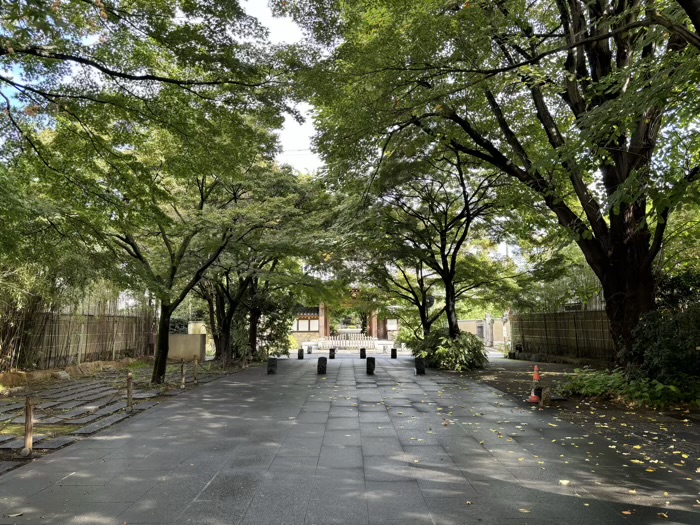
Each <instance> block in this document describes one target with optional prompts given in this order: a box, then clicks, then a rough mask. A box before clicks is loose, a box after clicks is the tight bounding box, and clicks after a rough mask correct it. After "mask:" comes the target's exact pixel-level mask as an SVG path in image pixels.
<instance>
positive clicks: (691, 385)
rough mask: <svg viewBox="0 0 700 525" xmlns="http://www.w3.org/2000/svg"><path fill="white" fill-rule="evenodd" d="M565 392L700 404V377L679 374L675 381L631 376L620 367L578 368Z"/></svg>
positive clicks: (655, 404)
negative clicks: (612, 368) (603, 369)
mask: <svg viewBox="0 0 700 525" xmlns="http://www.w3.org/2000/svg"><path fill="white" fill-rule="evenodd" d="M562 392H563V393H565V394H574V395H580V396H584V397H602V398H619V399H621V400H622V401H624V402H627V403H631V404H635V405H641V406H646V407H651V408H666V407H669V406H677V405H691V406H700V378H697V377H691V376H687V375H679V376H678V377H676V379H675V381H674V382H673V383H662V382H660V381H659V380H657V379H651V378H648V377H638V378H630V377H628V376H626V375H625V373H624V372H623V371H622V370H621V369H619V368H618V369H615V370H612V371H609V370H605V371H595V370H581V369H578V368H577V369H576V370H575V375H574V376H573V377H572V378H571V379H570V380H569V381H568V382H567V383H566V384H564V385H563V387H562Z"/></svg>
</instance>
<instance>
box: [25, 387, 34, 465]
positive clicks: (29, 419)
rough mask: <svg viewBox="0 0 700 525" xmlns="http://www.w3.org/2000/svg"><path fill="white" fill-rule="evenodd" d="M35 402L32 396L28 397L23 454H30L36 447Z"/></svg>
mask: <svg viewBox="0 0 700 525" xmlns="http://www.w3.org/2000/svg"><path fill="white" fill-rule="evenodd" d="M33 432H34V403H33V402H32V398H31V397H27V400H26V402H25V404H24V449H22V455H23V456H28V455H30V454H31V453H32V449H33V448H34V436H33Z"/></svg>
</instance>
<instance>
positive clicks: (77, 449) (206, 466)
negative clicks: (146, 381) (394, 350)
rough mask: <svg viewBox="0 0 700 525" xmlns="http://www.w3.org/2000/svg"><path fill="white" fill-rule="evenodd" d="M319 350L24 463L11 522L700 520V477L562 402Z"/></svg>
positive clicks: (3, 503) (8, 505) (3, 495)
mask: <svg viewBox="0 0 700 525" xmlns="http://www.w3.org/2000/svg"><path fill="white" fill-rule="evenodd" d="M310 357H314V359H309V358H310ZM315 357H316V355H315V354H314V355H312V356H308V355H307V356H306V359H304V360H296V359H290V360H286V359H283V360H280V362H279V369H278V373H277V374H276V375H266V373H265V368H264V367H259V368H254V369H250V370H247V371H245V372H241V373H237V374H234V375H230V376H225V377H224V378H222V379H220V380H218V381H215V382H212V383H210V384H207V385H203V386H201V387H199V388H197V389H194V390H192V391H188V392H186V393H185V394H183V395H181V396H178V397H177V398H175V399H173V400H172V401H169V402H167V403H164V404H162V405H159V406H157V407H155V408H152V409H150V410H148V411H146V412H144V413H142V414H138V415H136V416H135V417H133V418H130V419H129V420H126V421H124V422H122V423H119V424H117V425H115V426H114V427H112V428H110V429H108V430H106V431H104V432H102V433H101V434H99V435H95V436H92V437H90V438H86V439H84V440H81V441H80V442H78V443H76V444H74V445H71V446H69V447H67V448H65V449H63V450H60V451H58V452H56V453H54V454H51V455H50V456H47V457H45V458H42V459H40V460H38V461H35V462H33V463H32V464H29V465H26V466H24V467H21V468H19V469H17V470H15V471H13V472H11V473H9V474H8V475H6V476H4V477H2V478H0V523H2V524H5V523H61V524H70V523H85V524H88V523H89V524H119V525H123V524H124V523H126V524H136V523H163V524H166V523H167V524H188V523H189V524H229V523H235V524H244V525H263V524H264V525H275V524H289V525H292V524H299V525H302V524H317V525H330V524H342V525H359V524H363V525H365V524H386V525H391V524H395V525H427V524H431V525H456V524H470V523H479V524H509V523H512V524H528V523H532V524H538V525H541V524H545V525H546V524H555V523H556V524H561V523H567V524H574V525H576V524H580V525H583V524H597V523H600V524H605V525H609V524H625V523H626V524H635V525H637V524H646V523H664V524H668V523H684V524H688V525H690V524H697V523H700V506H698V504H697V503H696V498H700V495H698V492H699V491H700V484H699V483H698V479H697V477H696V478H687V474H680V473H679V472H677V471H676V470H674V468H673V467H672V466H671V465H669V466H660V465H656V466H650V465H649V464H647V463H645V462H644V458H643V457H641V456H640V457H639V458H637V457H635V456H634V455H623V454H621V453H620V452H619V451H618V450H617V449H616V448H612V445H610V443H609V442H607V441H603V440H599V438H598V437H595V436H586V435H584V434H583V431H582V430H581V429H580V428H579V427H576V426H573V425H570V424H568V423H565V422H563V421H559V420H557V419H556V418H555V417H554V416H553V415H551V414H550V413H548V412H547V411H539V410H532V409H530V408H529V407H528V406H526V405H524V404H522V403H518V402H517V401H514V400H513V399H512V398H511V397H508V396H506V395H504V394H502V393H501V392H498V391H497V390H495V389H492V388H491V387H488V386H486V385H482V384H477V383H475V382H473V381H471V380H469V379H467V378H461V377H459V375H458V374H449V373H437V372H433V371H428V374H427V375H426V376H419V377H416V376H414V373H413V366H412V365H413V361H412V359H409V358H402V359H398V360H390V359H386V358H385V357H380V358H377V370H376V374H375V375H374V376H367V375H366V372H365V361H364V360H360V359H358V358H351V357H341V358H339V359H336V360H329V361H328V374H327V375H326V376H318V375H316V359H315ZM694 505H695V506H694ZM20 513H21V515H19V516H17V515H18V514H20ZM13 515H15V516H13Z"/></svg>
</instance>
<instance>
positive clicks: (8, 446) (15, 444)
mask: <svg viewBox="0 0 700 525" xmlns="http://www.w3.org/2000/svg"><path fill="white" fill-rule="evenodd" d="M45 438H46V436H45V435H43V434H34V435H33V436H32V440H33V443H32V444H33V445H36V444H37V443H39V442H40V441H41V440H42V439H45ZM22 448H24V437H21V438H12V439H11V440H9V441H5V442H4V443H0V449H3V450H19V449H22Z"/></svg>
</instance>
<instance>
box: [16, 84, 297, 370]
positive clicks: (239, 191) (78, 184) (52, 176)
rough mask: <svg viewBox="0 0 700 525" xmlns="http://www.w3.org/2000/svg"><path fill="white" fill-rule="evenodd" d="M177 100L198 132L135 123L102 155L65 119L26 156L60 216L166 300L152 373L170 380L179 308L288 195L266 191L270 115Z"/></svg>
mask: <svg viewBox="0 0 700 525" xmlns="http://www.w3.org/2000/svg"><path fill="white" fill-rule="evenodd" d="M164 96H165V95H164ZM176 100H178V99H176ZM177 107H179V110H180V115H179V118H181V119H182V120H187V122H188V126H189V129H190V130H191V131H192V136H191V137H189V136H183V135H181V134H179V133H177V132H173V131H171V130H169V129H165V128H160V127H156V126H150V127H146V128H144V127H140V126H129V127H127V128H126V129H125V130H123V131H122V132H121V133H116V134H112V135H109V136H108V137H101V138H100V140H105V141H110V142H111V144H110V148H108V149H104V150H102V152H101V154H99V155H98V154H96V153H95V149H94V148H92V147H91V142H92V141H94V140H95V138H94V136H93V135H92V134H91V133H89V132H86V131H85V130H84V128H82V127H80V126H79V125H76V123H75V122H73V121H71V120H67V121H63V120H59V121H58V126H57V128H56V129H55V131H53V132H51V133H49V132H46V133H44V134H43V135H42V136H41V138H42V142H41V143H37V150H38V151H39V152H40V155H31V154H29V155H27V162H33V163H34V165H35V166H36V167H37V170H38V173H40V174H41V177H39V178H38V179H37V180H36V181H35V186H36V187H37V188H42V189H44V190H45V193H46V194H47V195H49V196H50V198H51V199H53V201H54V202H55V208H54V209H55V217H53V218H52V220H53V222H54V224H56V225H57V227H58V228H59V229H61V230H66V231H73V232H77V235H78V236H79V237H80V239H81V241H82V243H83V245H85V246H86V247H88V248H89V249H91V250H92V251H93V252H94V255H95V258H97V259H101V260H103V261H105V262H106V263H107V264H109V263H111V264H112V265H114V264H115V263H116V265H117V266H116V268H115V269H114V271H113V275H114V276H115V277H118V276H119V275H121V276H122V279H123V280H124V281H127V282H129V284H131V285H132V286H137V287H143V288H147V289H149V290H150V291H151V292H152V293H153V294H154V295H155V296H156V297H157V298H158V300H159V301H160V321H159V326H158V340H157V344H156V361H155V365H154V371H153V378H152V379H153V382H162V381H163V377H164V374H165V367H166V361H167V355H168V335H169V323H170V318H171V316H172V313H173V312H174V310H175V309H176V308H177V307H178V305H180V304H181V303H182V301H183V300H184V299H185V297H186V296H187V294H188V293H189V292H190V291H191V290H192V289H193V288H194V287H195V286H196V285H197V284H198V283H199V281H200V280H201V279H202V277H203V276H204V275H205V273H206V272H207V271H208V270H209V268H210V267H211V266H212V265H213V264H214V263H215V262H216V261H217V259H218V258H219V257H220V255H221V254H222V253H223V252H224V250H226V248H227V247H228V246H230V245H235V244H236V243H240V242H242V241H243V240H245V239H246V238H247V237H248V236H250V235H251V234H252V233H253V232H255V231H256V230H259V229H263V228H266V227H267V226H268V225H270V224H274V222H275V220H277V218H278V211H279V209H280V208H282V207H285V206H286V202H287V200H288V199H287V197H286V196H270V195H264V198H263V195H262V193H261V192H259V191H258V190H257V188H260V187H262V186H269V185H272V184H273V183H274V182H273V179H274V178H275V174H274V172H273V170H272V167H271V164H270V160H271V155H272V152H273V151H274V148H275V146H276V137H275V136H274V135H272V134H271V133H270V132H269V131H268V129H267V128H266V127H265V124H266V122H264V121H260V120H258V119H256V118H255V117H254V116H253V115H250V116H248V117H244V116H241V115H239V114H235V113H230V112H228V111H225V110H224V109H223V108H222V109H221V110H220V111H218V112H217V113H205V112H202V111H201V108H200V107H199V106H198V105H194V106H193V107H188V106H187V105H185V104H180V105H179V106H177ZM117 129H119V127H117ZM232 137H235V140H232ZM46 159H49V163H45V162H44V161H45V160H46ZM48 165H51V166H52V167H53V169H49V168H47V166H48ZM66 179H69V180H72V181H74V182H75V185H74V186H69V187H66V186H65V183H64V182H65V180H66ZM266 179H268V180H269V182H268V183H266V184H261V183H260V181H263V180H266ZM76 188H78V190H76ZM106 257H108V258H110V259H111V260H106Z"/></svg>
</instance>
